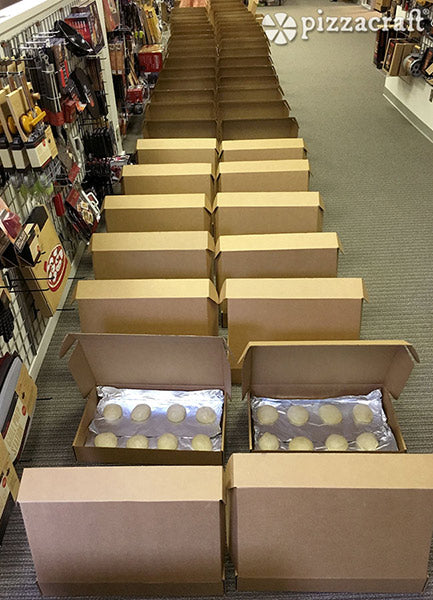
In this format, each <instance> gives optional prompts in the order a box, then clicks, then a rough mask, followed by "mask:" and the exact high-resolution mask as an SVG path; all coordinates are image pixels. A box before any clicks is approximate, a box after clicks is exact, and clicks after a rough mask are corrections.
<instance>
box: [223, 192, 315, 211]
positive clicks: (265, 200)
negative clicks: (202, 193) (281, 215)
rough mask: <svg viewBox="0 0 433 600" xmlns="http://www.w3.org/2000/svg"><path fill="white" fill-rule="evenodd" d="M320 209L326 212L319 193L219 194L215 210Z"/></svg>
mask: <svg viewBox="0 0 433 600" xmlns="http://www.w3.org/2000/svg"><path fill="white" fill-rule="evenodd" d="M310 206H311V207H312V208H314V207H317V206H318V207H319V208H320V209H321V210H322V211H324V210H325V206H324V204H323V201H322V198H321V197H320V194H319V192H251V193H250V192H236V193H235V192H218V193H217V194H216V196H215V205H214V210H216V209H217V208H219V207H224V208H255V207H257V208H278V207H283V208H286V207H302V208H304V207H310Z"/></svg>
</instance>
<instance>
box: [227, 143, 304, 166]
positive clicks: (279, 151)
mask: <svg viewBox="0 0 433 600" xmlns="http://www.w3.org/2000/svg"><path fill="white" fill-rule="evenodd" d="M306 156H307V149H306V147H305V143H304V140H303V139H302V138H280V139H278V138H277V139H263V140H228V141H224V142H222V143H221V146H220V161H221V162H233V161H248V160H292V159H302V158H306Z"/></svg>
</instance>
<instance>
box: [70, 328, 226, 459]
mask: <svg viewBox="0 0 433 600" xmlns="http://www.w3.org/2000/svg"><path fill="white" fill-rule="evenodd" d="M71 347H74V349H73V351H72V353H71V356H70V358H69V369H70V371H71V373H72V375H73V377H74V379H75V381H76V382H77V385H78V387H79V389H80V392H81V393H82V395H83V398H85V399H86V406H85V408H84V412H83V415H82V418H81V421H80V425H79V427H78V430H77V433H76V436H75V439H74V443H73V448H74V453H75V456H76V459H77V460H78V461H79V462H86V463H92V462H93V463H95V462H97V463H108V464H110V463H111V464H159V465H161V464H185V465H186V464H194V465H203V464H215V465H221V464H222V463H223V454H224V444H225V424H226V409H227V406H226V404H227V401H228V399H229V398H230V394H231V381H230V367H229V363H228V360H227V348H226V345H225V342H224V340H223V339H222V338H219V337H199V336H173V335H119V334H111V335H109V334H70V335H68V336H67V337H66V338H65V340H64V342H63V345H62V348H61V356H64V355H65V354H66V353H67V352H68V351H69V350H70V348H71ZM78 363H79V364H78ZM99 385H104V386H114V387H117V388H127V389H131V388H134V389H142V390H176V391H182V390H185V391H192V390H204V389H207V390H213V389H218V390H222V391H223V392H224V394H223V396H224V403H223V410H222V416H221V423H220V426H221V448H220V449H218V450H213V451H208V450H196V451H194V450H184V449H178V450H160V449H157V448H154V449H150V448H146V449H143V448H126V447H120V446H119V447H116V448H101V447H95V446H94V445H93V444H89V443H88V442H87V440H88V437H89V425H90V423H91V421H92V419H93V418H94V415H95V411H96V406H97V404H98V395H97V390H96V386H99ZM174 427H176V425H175V426H174Z"/></svg>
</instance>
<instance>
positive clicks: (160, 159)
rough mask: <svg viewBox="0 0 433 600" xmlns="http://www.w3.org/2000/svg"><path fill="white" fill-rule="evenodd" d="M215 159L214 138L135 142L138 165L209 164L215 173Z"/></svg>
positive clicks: (215, 142)
mask: <svg viewBox="0 0 433 600" xmlns="http://www.w3.org/2000/svg"><path fill="white" fill-rule="evenodd" d="M191 106H194V105H193V104H192V105H191ZM217 158H218V155H217V140H216V138H195V139H194V138H186V139H185V138H169V139H156V140H149V139H148V140H143V139H138V140H137V160H138V162H139V163H140V164H158V163H159V164H160V163H194V162H199V163H211V164H212V165H213V169H214V172H216V164H217Z"/></svg>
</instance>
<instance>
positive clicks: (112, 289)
mask: <svg viewBox="0 0 433 600" xmlns="http://www.w3.org/2000/svg"><path fill="white" fill-rule="evenodd" d="M75 299H76V301H77V303H78V311H79V315H80V324H81V331H82V332H84V333H152V334H173V335H218V295H217V292H216V289H215V287H214V285H213V283H212V282H211V281H210V280H209V279H120V280H117V279H112V280H107V281H104V280H83V281H79V282H78V285H77V288H76V292H75Z"/></svg>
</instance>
